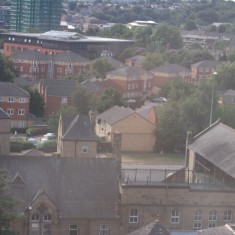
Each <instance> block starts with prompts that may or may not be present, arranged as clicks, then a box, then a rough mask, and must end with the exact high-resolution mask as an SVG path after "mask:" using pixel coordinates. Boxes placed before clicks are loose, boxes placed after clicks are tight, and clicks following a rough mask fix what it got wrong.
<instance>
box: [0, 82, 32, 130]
mask: <svg viewBox="0 0 235 235" xmlns="http://www.w3.org/2000/svg"><path fill="white" fill-rule="evenodd" d="M29 99H30V95H29V93H28V92H27V91H25V90H23V89H22V88H20V87H18V86H16V85H15V84H13V83H4V82H0V108H1V109H3V110H4V111H5V112H6V113H7V114H9V115H10V116H11V128H27V127H28V125H29Z"/></svg>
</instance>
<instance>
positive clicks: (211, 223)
mask: <svg viewBox="0 0 235 235" xmlns="http://www.w3.org/2000/svg"><path fill="white" fill-rule="evenodd" d="M216 226H217V211H216V210H212V211H210V212H209V218H208V227H209V228H213V227H216Z"/></svg>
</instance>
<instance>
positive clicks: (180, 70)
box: [150, 64, 190, 76]
mask: <svg viewBox="0 0 235 235" xmlns="http://www.w3.org/2000/svg"><path fill="white" fill-rule="evenodd" d="M150 72H152V73H166V74H173V75H174V76H177V75H180V76H182V74H189V73H190V71H189V70H188V69H187V68H185V67H183V66H181V65H179V64H163V65H160V66H159V67H157V68H154V69H152V70H150Z"/></svg>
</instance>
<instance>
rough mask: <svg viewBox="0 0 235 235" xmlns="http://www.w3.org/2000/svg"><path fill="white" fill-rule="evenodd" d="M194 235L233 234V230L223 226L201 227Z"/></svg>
mask: <svg viewBox="0 0 235 235" xmlns="http://www.w3.org/2000/svg"><path fill="white" fill-rule="evenodd" d="M196 235H234V231H233V230H230V229H229V228H227V227H226V225H225V226H218V227H214V228H208V229H203V230H201V231H198V232H197V233H196Z"/></svg>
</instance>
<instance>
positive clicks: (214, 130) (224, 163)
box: [188, 122, 235, 178]
mask: <svg viewBox="0 0 235 235" xmlns="http://www.w3.org/2000/svg"><path fill="white" fill-rule="evenodd" d="M188 148H189V149H191V150H193V151H194V152H196V153H198V154H200V155H201V156H202V157H204V158H205V159H207V160H208V161H209V162H211V163H213V164H214V165H216V166H217V167H218V168H220V169H221V170H222V171H224V172H226V173H227V174H228V175H230V176H232V177H233V178H235V161H234V159H235V130H234V129H232V128H231V127H229V126H226V125H224V124H222V123H220V122H216V123H214V125H212V126H210V127H209V128H207V129H205V130H204V131H203V132H201V133H199V134H198V135H197V136H195V137H194V139H193V142H192V143H191V144H189V145H188Z"/></svg>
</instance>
